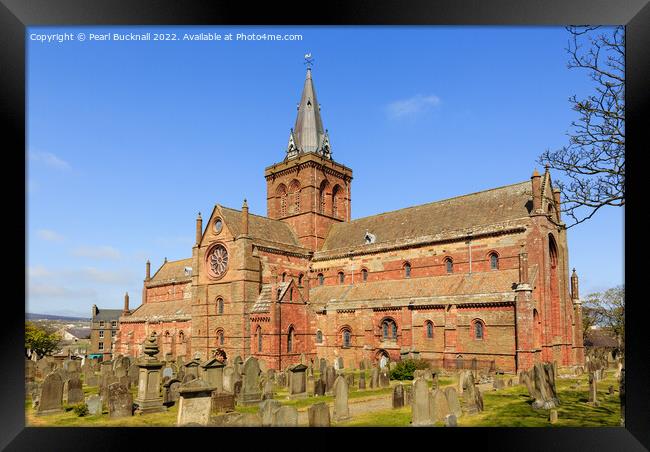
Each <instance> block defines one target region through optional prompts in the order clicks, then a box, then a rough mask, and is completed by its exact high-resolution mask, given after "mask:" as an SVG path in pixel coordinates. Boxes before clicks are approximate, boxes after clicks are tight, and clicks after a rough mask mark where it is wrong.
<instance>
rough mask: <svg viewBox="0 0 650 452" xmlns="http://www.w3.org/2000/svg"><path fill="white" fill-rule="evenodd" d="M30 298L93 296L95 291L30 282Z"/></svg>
mask: <svg viewBox="0 0 650 452" xmlns="http://www.w3.org/2000/svg"><path fill="white" fill-rule="evenodd" d="M28 295H29V297H30V298H32V297H33V298H94V297H96V296H97V292H95V290H94V289H89V288H69V287H66V286H61V285H57V284H30V285H29V288H28Z"/></svg>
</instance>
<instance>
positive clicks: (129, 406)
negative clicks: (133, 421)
mask: <svg viewBox="0 0 650 452" xmlns="http://www.w3.org/2000/svg"><path fill="white" fill-rule="evenodd" d="M132 410H133V397H132V396H131V392H130V391H129V390H128V389H127V388H126V386H124V385H121V384H119V383H113V384H111V385H110V386H109V387H108V417H112V418H115V417H127V416H131V415H132Z"/></svg>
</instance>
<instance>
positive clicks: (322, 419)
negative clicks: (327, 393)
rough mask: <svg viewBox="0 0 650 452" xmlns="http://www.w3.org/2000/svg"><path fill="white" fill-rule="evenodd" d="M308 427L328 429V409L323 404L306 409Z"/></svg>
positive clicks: (329, 424)
mask: <svg viewBox="0 0 650 452" xmlns="http://www.w3.org/2000/svg"><path fill="white" fill-rule="evenodd" d="M307 416H308V418H309V426H310V427H330V426H331V420H330V408H329V406H328V405H327V403H325V402H320V403H315V404H314V405H312V406H310V407H309V408H308V409H307Z"/></svg>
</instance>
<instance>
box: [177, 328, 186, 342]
mask: <svg viewBox="0 0 650 452" xmlns="http://www.w3.org/2000/svg"><path fill="white" fill-rule="evenodd" d="M184 340H185V335H184V334H183V332H182V331H181V332H179V333H178V341H179V342H183V341H184Z"/></svg>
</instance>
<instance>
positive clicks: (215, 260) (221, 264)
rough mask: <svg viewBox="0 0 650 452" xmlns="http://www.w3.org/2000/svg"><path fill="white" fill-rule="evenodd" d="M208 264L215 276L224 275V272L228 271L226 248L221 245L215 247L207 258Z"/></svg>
mask: <svg viewBox="0 0 650 452" xmlns="http://www.w3.org/2000/svg"><path fill="white" fill-rule="evenodd" d="M208 264H209V265H210V270H212V273H213V274H214V275H215V276H217V277H222V276H223V275H225V274H226V270H228V251H227V250H226V247H225V246H223V245H217V246H215V247H214V249H213V250H212V252H211V253H210V257H209V258H208Z"/></svg>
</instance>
